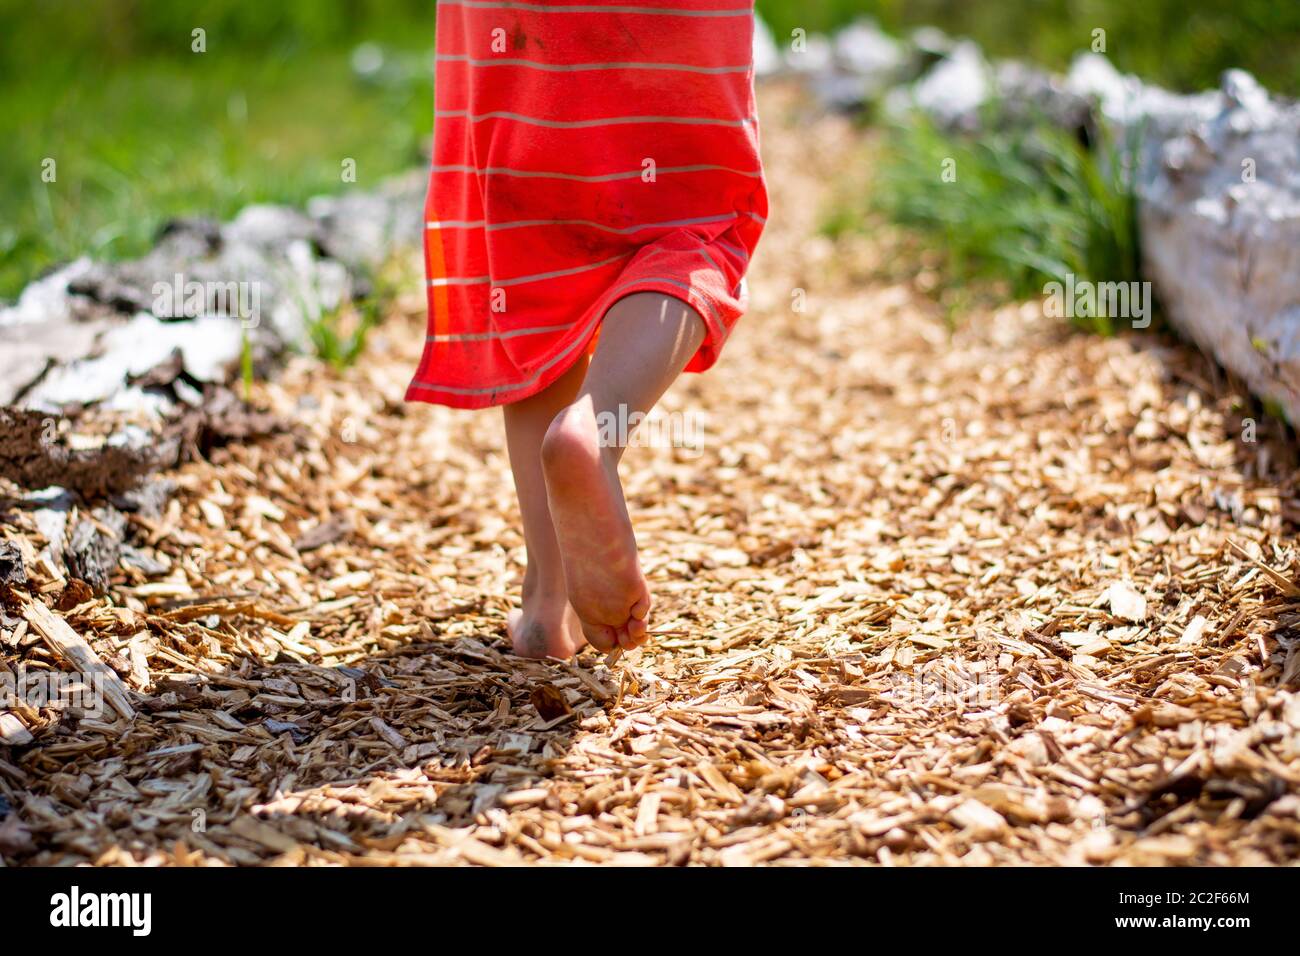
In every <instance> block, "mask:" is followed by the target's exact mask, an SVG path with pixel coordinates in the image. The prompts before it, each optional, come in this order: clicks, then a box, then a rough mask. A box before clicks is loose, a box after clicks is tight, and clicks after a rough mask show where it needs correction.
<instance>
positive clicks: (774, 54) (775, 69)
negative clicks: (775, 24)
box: [754, 15, 784, 76]
mask: <svg viewBox="0 0 1300 956" xmlns="http://www.w3.org/2000/svg"><path fill="white" fill-rule="evenodd" d="M783 65H784V64H783V63H782V62H781V51H780V50H778V49H777V48H776V40H774V39H773V38H772V31H771V29H770V28H769V27H768V25H767V24H766V23H764V22H763V18H762V17H759V16H757V15H756V16H755V17H754V74H755V75H756V76H771V75H773V74H774V73H780V72H781V68H782V66H783Z"/></svg>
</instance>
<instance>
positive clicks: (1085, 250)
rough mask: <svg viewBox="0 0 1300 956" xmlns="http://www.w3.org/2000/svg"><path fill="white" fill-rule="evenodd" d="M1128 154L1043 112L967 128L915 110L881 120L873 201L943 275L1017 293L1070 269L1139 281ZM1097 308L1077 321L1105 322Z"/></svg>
mask: <svg viewBox="0 0 1300 956" xmlns="http://www.w3.org/2000/svg"><path fill="white" fill-rule="evenodd" d="M1132 160H1133V157H1132V155H1131V154H1130V155H1125V154H1122V153H1121V151H1120V150H1118V149H1116V148H1114V147H1113V146H1108V145H1103V146H1102V147H1101V148H1099V149H1097V150H1096V151H1095V152H1094V151H1091V150H1089V149H1087V148H1085V147H1084V146H1082V145H1081V144H1079V143H1078V142H1077V141H1075V140H1074V139H1073V138H1072V137H1070V136H1069V135H1067V134H1065V133H1063V132H1061V131H1059V130H1056V129H1053V128H1051V127H1049V126H1047V125H1046V124H1042V125H1038V126H1034V127H1033V128H1030V129H1024V130H1019V131H1012V132H993V133H985V134H982V135H981V136H979V137H978V138H968V137H964V136H957V135H950V134H945V133H943V132H941V131H939V130H938V129H936V128H935V127H934V126H933V125H932V124H931V123H929V122H928V121H926V120H924V119H922V118H919V117H918V118H914V119H912V120H909V121H908V122H906V123H905V124H902V125H899V126H897V127H894V128H892V129H891V130H890V131H889V132H888V134H887V137H886V146H885V148H884V151H883V156H882V161H881V167H880V169H879V171H878V174H877V176H876V178H875V182H874V184H873V187H872V196H871V199H870V205H871V206H872V207H874V209H876V210H877V211H879V212H882V213H884V214H885V215H886V216H888V217H889V218H890V219H892V220H893V221H895V222H897V223H899V224H901V225H903V226H906V227H909V228H910V229H912V230H915V232H916V233H917V234H918V235H919V236H921V237H922V239H923V241H924V242H925V243H926V244H927V245H929V246H931V247H932V248H933V249H934V250H936V251H937V252H939V253H941V255H942V256H943V260H944V264H943V268H942V273H943V275H944V276H945V279H946V282H947V283H948V284H949V285H954V286H960V285H963V284H966V283H970V282H972V281H975V280H1001V281H1004V282H1005V283H1006V284H1007V286H1008V289H1009V292H1010V294H1011V295H1012V296H1014V297H1016V298H1031V297H1038V296H1042V295H1043V294H1044V286H1045V285H1046V284H1047V283H1048V282H1061V283H1062V284H1065V283H1066V281H1067V276H1070V275H1072V276H1073V277H1074V278H1075V280H1076V282H1077V281H1079V280H1088V281H1091V282H1097V283H1101V282H1131V281H1137V280H1140V278H1141V277H1140V259H1139V252H1138V230H1137V215H1136V201H1135V198H1134V194H1133V190H1132V187H1131V183H1130V182H1129V177H1128V173H1127V172H1126V170H1127V169H1129V168H1131V165H1132ZM945 171H948V172H949V174H950V175H949V178H950V179H951V181H945V177H944V173H945ZM837 218H838V217H837ZM827 225H828V228H830V229H842V228H843V224H842V223H839V222H838V221H837V220H836V219H832V221H830V222H828V224H827ZM1100 311H1101V310H1099V309H1093V310H1091V314H1087V313H1085V314H1083V315H1078V316H1076V318H1075V321H1076V322H1077V323H1079V324H1080V325H1082V326H1083V327H1085V328H1087V329H1090V330H1092V331H1096V332H1101V333H1104V334H1109V333H1110V332H1112V331H1113V327H1112V319H1111V318H1109V317H1108V316H1106V315H1103V314H1099V313H1100Z"/></svg>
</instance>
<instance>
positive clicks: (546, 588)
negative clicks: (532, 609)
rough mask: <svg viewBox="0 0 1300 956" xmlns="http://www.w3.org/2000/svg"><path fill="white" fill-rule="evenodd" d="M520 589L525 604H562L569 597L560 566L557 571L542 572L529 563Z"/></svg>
mask: <svg viewBox="0 0 1300 956" xmlns="http://www.w3.org/2000/svg"><path fill="white" fill-rule="evenodd" d="M521 590H522V592H523V594H522V596H523V600H524V603H525V604H563V603H565V602H566V601H568V599H569V598H568V592H567V591H566V590H565V587H564V571H563V569H562V568H560V569H559V570H558V572H557V573H542V572H541V571H537V570H534V565H529V567H528V570H527V571H526V572H524V585H523V588H522V589H521Z"/></svg>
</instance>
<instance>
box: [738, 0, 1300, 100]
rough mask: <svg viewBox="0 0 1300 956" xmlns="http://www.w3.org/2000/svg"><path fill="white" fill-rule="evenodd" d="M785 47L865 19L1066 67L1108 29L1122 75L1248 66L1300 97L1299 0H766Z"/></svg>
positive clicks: (1189, 77)
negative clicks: (796, 37) (801, 35)
mask: <svg viewBox="0 0 1300 956" xmlns="http://www.w3.org/2000/svg"><path fill="white" fill-rule="evenodd" d="M757 6H758V10H759V12H760V13H762V15H763V17H764V18H765V19H766V20H767V22H768V24H769V25H770V26H771V27H772V32H773V33H774V34H775V35H776V37H777V42H778V43H781V42H783V41H786V40H788V38H789V36H790V31H791V30H793V29H795V28H796V27H802V28H804V29H805V30H808V31H809V32H817V31H827V30H830V29H832V28H834V27H837V26H840V25H842V24H844V23H847V22H849V21H850V20H852V19H853V18H854V17H856V16H861V15H863V14H865V15H869V16H872V17H874V18H875V19H876V20H877V21H878V22H879V23H880V25H881V26H882V27H884V28H885V29H886V30H888V31H890V32H891V33H895V34H899V35H901V34H904V33H906V32H908V31H910V30H911V29H913V28H915V27H917V26H921V25H924V24H929V25H933V26H937V27H939V28H940V29H942V30H944V31H946V32H948V33H951V34H953V35H958V36H968V37H971V38H972V39H974V40H976V41H977V42H978V43H979V44H980V46H982V47H983V48H984V49H985V51H986V52H988V53H989V54H990V55H991V56H994V57H1016V58H1020V59H1030V60H1035V61H1037V62H1039V63H1042V64H1044V65H1046V66H1050V67H1054V68H1058V69H1064V68H1065V67H1066V66H1068V65H1069V62H1070V60H1071V59H1072V58H1073V57H1074V55H1075V54H1076V53H1078V52H1080V51H1082V50H1087V49H1090V48H1091V45H1092V42H1093V30H1096V29H1103V30H1105V31H1106V51H1105V52H1106V55H1107V56H1109V57H1110V58H1111V60H1112V61H1114V63H1115V65H1116V66H1117V67H1119V68H1120V69H1121V70H1123V71H1125V72H1129V73H1136V74H1138V75H1139V76H1141V77H1143V78H1144V79H1147V80H1149V81H1152V82H1156V83H1161V84H1163V85H1165V86H1169V87H1171V88H1173V89H1180V90H1197V89H1202V88H1206V87H1212V86H1217V85H1218V82H1219V75H1220V74H1221V73H1222V72H1223V71H1224V70H1226V69H1228V68H1229V67H1242V68H1244V69H1247V70H1249V71H1250V72H1251V73H1253V74H1254V75H1255V76H1256V78H1257V79H1259V80H1260V82H1262V83H1263V84H1264V85H1265V86H1267V87H1269V88H1270V89H1272V90H1274V91H1275V92H1279V93H1284V94H1287V95H1290V96H1298V95H1300V2H1297V0H757Z"/></svg>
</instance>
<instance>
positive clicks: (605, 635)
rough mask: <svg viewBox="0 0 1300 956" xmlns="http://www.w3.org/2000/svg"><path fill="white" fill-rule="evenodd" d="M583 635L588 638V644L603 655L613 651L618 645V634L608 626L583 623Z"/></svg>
mask: <svg viewBox="0 0 1300 956" xmlns="http://www.w3.org/2000/svg"><path fill="white" fill-rule="evenodd" d="M582 633H583V634H584V635H585V636H586V638H587V643H588V644H590V645H591V646H592V647H594V648H595V649H596V650H598V651H600V652H601V653H602V654H603V653H607V652H609V651H612V650H613V649H614V647H615V646H616V645H617V644H618V633H617V632H616V631H615V630H614V628H612V627H610V626H608V625H606V624H588V623H587V622H586V621H583V622H582Z"/></svg>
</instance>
